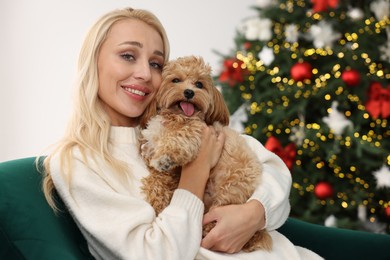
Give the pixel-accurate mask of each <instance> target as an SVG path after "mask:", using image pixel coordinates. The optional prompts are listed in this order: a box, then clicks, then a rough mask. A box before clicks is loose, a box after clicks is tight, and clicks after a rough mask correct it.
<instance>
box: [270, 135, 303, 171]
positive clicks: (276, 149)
mask: <svg viewBox="0 0 390 260" xmlns="http://www.w3.org/2000/svg"><path fill="white" fill-rule="evenodd" d="M264 146H265V148H267V149H268V150H269V151H271V152H273V153H275V154H276V155H278V156H279V157H280V158H281V159H282V160H283V162H284V163H285V164H286V165H287V167H288V168H289V169H290V170H291V169H292V167H293V166H294V163H295V156H296V154H297V149H296V147H295V144H294V143H290V144H288V145H287V146H286V147H284V148H283V146H282V144H281V143H280V141H279V140H278V139H277V138H276V137H274V136H271V137H270V138H268V140H267V142H266V143H265V145H264Z"/></svg>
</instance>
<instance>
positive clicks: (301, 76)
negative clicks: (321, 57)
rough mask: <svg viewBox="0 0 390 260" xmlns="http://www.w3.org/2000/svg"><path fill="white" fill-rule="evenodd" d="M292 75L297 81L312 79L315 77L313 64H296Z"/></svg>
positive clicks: (291, 71)
mask: <svg viewBox="0 0 390 260" xmlns="http://www.w3.org/2000/svg"><path fill="white" fill-rule="evenodd" d="M290 74H291V77H292V78H293V79H294V80H295V81H302V80H305V79H311V77H312V76H313V73H312V67H311V64H310V63H308V62H298V63H295V64H294V65H293V66H292V67H291V69H290Z"/></svg>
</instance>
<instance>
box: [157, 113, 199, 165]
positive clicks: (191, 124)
mask: <svg viewBox="0 0 390 260" xmlns="http://www.w3.org/2000/svg"><path fill="white" fill-rule="evenodd" d="M162 125H163V126H162V127H161V129H160V130H161V131H160V132H159V133H160V135H159V137H158V139H156V140H155V141H154V147H153V154H152V157H151V158H150V166H152V167H153V168H155V169H156V170H158V171H170V170H172V169H174V168H176V167H179V166H183V165H185V164H187V163H189V162H191V161H193V160H194V159H195V158H196V156H197V154H198V151H199V148H200V144H201V134H202V132H201V129H202V128H201V127H200V122H199V121H195V120H189V121H186V122H183V123H179V122H177V121H164V122H163V124H162Z"/></svg>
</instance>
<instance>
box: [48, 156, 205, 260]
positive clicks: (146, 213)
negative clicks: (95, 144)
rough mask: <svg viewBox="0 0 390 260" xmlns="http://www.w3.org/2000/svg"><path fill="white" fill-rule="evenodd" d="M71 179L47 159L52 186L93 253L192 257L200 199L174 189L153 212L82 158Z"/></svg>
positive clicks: (197, 240) (103, 256) (101, 256)
mask: <svg viewBox="0 0 390 260" xmlns="http://www.w3.org/2000/svg"><path fill="white" fill-rule="evenodd" d="M72 169H73V173H74V174H73V176H72V178H71V179H70V180H67V179H66V178H64V176H63V175H62V174H61V173H60V167H59V162H58V161H57V160H55V158H54V159H53V160H52V161H51V175H52V178H53V182H54V184H55V187H56V190H57V192H58V193H59V195H60V197H61V198H62V199H63V201H64V202H65V204H66V205H67V207H68V208H69V210H70V213H71V214H72V216H73V218H74V220H75V222H76V223H77V225H78V226H79V228H80V230H81V232H82V233H83V235H84V237H85V238H86V239H87V241H88V245H89V249H90V251H91V253H92V254H93V255H94V257H95V258H96V259H194V257H195V255H196V253H197V252H198V250H199V247H200V241H201V229H202V217H203V211H204V206H203V202H202V201H201V200H199V199H198V198H197V197H196V196H195V195H193V194H192V193H190V192H188V191H186V190H180V189H178V190H176V191H175V193H174V195H173V198H172V200H171V203H170V205H169V206H168V207H167V208H165V210H164V211H163V212H161V213H160V214H159V215H158V216H157V217H156V215H155V212H154V209H153V208H152V207H151V206H150V205H149V204H148V203H147V202H146V201H144V200H143V199H142V198H139V197H138V196H135V195H131V194H132V193H131V192H128V193H127V194H126V193H125V192H118V191H117V190H115V188H113V186H112V185H110V184H109V182H107V180H105V179H104V178H102V177H101V176H99V175H98V174H97V173H96V171H95V170H94V169H92V168H90V167H88V166H86V165H85V164H84V163H83V162H82V160H77V159H76V160H74V162H73V165H72Z"/></svg>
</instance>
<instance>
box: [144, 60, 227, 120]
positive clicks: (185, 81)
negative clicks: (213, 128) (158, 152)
mask: <svg viewBox="0 0 390 260" xmlns="http://www.w3.org/2000/svg"><path fill="white" fill-rule="evenodd" d="M162 78H163V79H162V83H161V86H160V88H159V90H158V91H157V94H156V98H155V99H154V101H152V103H151V104H150V105H149V106H148V108H147V109H146V111H145V112H144V114H143V117H142V119H141V127H142V128H144V127H145V126H146V123H147V121H148V120H149V118H150V117H152V116H154V115H156V114H157V113H158V111H159V110H162V109H164V110H165V109H169V110H170V112H172V113H176V114H181V115H183V116H186V117H193V116H198V117H200V118H201V119H202V120H204V121H205V122H206V124H208V125H211V124H212V123H214V122H216V121H218V122H220V123H221V124H223V125H228V124H229V110H228V108H227V106H226V104H225V102H224V100H223V96H222V94H221V93H220V92H219V90H218V89H217V88H216V87H215V86H214V84H213V79H212V76H211V67H210V66H209V65H208V64H206V63H205V62H204V60H203V59H202V58H201V57H196V56H186V57H181V58H178V59H176V60H172V61H169V62H168V63H167V64H166V65H165V66H164V69H163V72H162Z"/></svg>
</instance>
